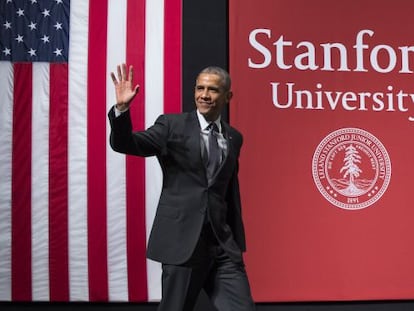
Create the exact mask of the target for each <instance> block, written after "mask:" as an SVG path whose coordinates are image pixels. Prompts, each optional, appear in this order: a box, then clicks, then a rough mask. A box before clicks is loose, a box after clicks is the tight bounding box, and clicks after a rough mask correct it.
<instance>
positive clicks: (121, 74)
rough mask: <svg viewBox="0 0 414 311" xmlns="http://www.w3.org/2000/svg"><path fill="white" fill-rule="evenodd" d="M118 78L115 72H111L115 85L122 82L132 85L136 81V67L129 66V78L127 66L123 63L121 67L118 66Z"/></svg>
mask: <svg viewBox="0 0 414 311" xmlns="http://www.w3.org/2000/svg"><path fill="white" fill-rule="evenodd" d="M116 71H117V76H118V78H117V77H116V76H115V74H114V73H113V72H111V78H112V81H113V82H114V84H115V85H117V84H118V83H120V82H122V81H128V82H131V84H132V83H133V81H134V67H133V66H132V65H130V66H129V71H128V76H127V68H126V64H125V63H123V64H121V65H118V66H116Z"/></svg>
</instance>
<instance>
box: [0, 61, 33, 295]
mask: <svg viewBox="0 0 414 311" xmlns="http://www.w3.org/2000/svg"><path fill="white" fill-rule="evenodd" d="M13 95H14V96H13V98H14V100H13V105H14V107H13V147H12V148H13V151H12V152H13V159H12V263H11V264H12V300H13V301H30V300H31V299H32V268H31V263H32V253H31V251H32V250H31V248H32V242H31V218H32V211H31V191H32V189H31V179H32V172H31V170H32V163H31V154H32V127H31V124H32V65H31V64H15V65H14V94H13ZM0 178H1V177H0Z"/></svg>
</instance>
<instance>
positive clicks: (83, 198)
mask: <svg viewBox="0 0 414 311" xmlns="http://www.w3.org/2000/svg"><path fill="white" fill-rule="evenodd" d="M70 7H71V11H70V34H69V49H70V53H69V108H68V109H69V111H68V123H69V132H68V135H69V137H68V140H69V141H68V144H69V150H68V163H69V167H68V175H69V176H68V196H69V198H68V200H69V211H68V221H69V224H68V225H69V229H68V230H69V232H68V234H69V254H70V256H69V287H70V298H69V299H70V300H71V301H79V300H80V301H88V300H89V286H88V244H87V243H88V240H87V233H88V228H87V219H88V218H87V167H86V163H87V140H86V137H87V132H86V129H87V113H86V111H87V107H86V100H87V66H88V62H87V59H88V23H89V20H88V19H89V15H88V12H89V3H88V1H84V0H72V1H71V3H70Z"/></svg>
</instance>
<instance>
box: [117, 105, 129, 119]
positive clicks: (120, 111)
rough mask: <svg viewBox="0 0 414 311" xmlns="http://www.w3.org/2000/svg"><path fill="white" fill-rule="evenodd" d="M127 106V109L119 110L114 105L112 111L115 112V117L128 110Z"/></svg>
mask: <svg viewBox="0 0 414 311" xmlns="http://www.w3.org/2000/svg"><path fill="white" fill-rule="evenodd" d="M128 110H129V107H128V108H127V109H124V110H119V109H118V108H117V107H116V105H114V112H115V117H119V116H120V115H121V114H123V113H124V112H126V111H128Z"/></svg>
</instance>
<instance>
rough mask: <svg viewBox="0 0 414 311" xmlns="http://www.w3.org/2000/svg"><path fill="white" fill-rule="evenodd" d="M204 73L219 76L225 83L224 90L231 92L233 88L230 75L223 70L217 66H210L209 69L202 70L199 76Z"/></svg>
mask: <svg viewBox="0 0 414 311" xmlns="http://www.w3.org/2000/svg"><path fill="white" fill-rule="evenodd" d="M202 73H209V74H215V75H218V76H219V77H220V78H221V80H222V81H223V86H224V90H225V91H230V88H231V79H230V75H229V73H228V72H227V71H226V70H224V69H223V68H221V67H217V66H209V67H206V68H204V69H203V70H201V71H200V73H199V74H198V75H200V74H202Z"/></svg>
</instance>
